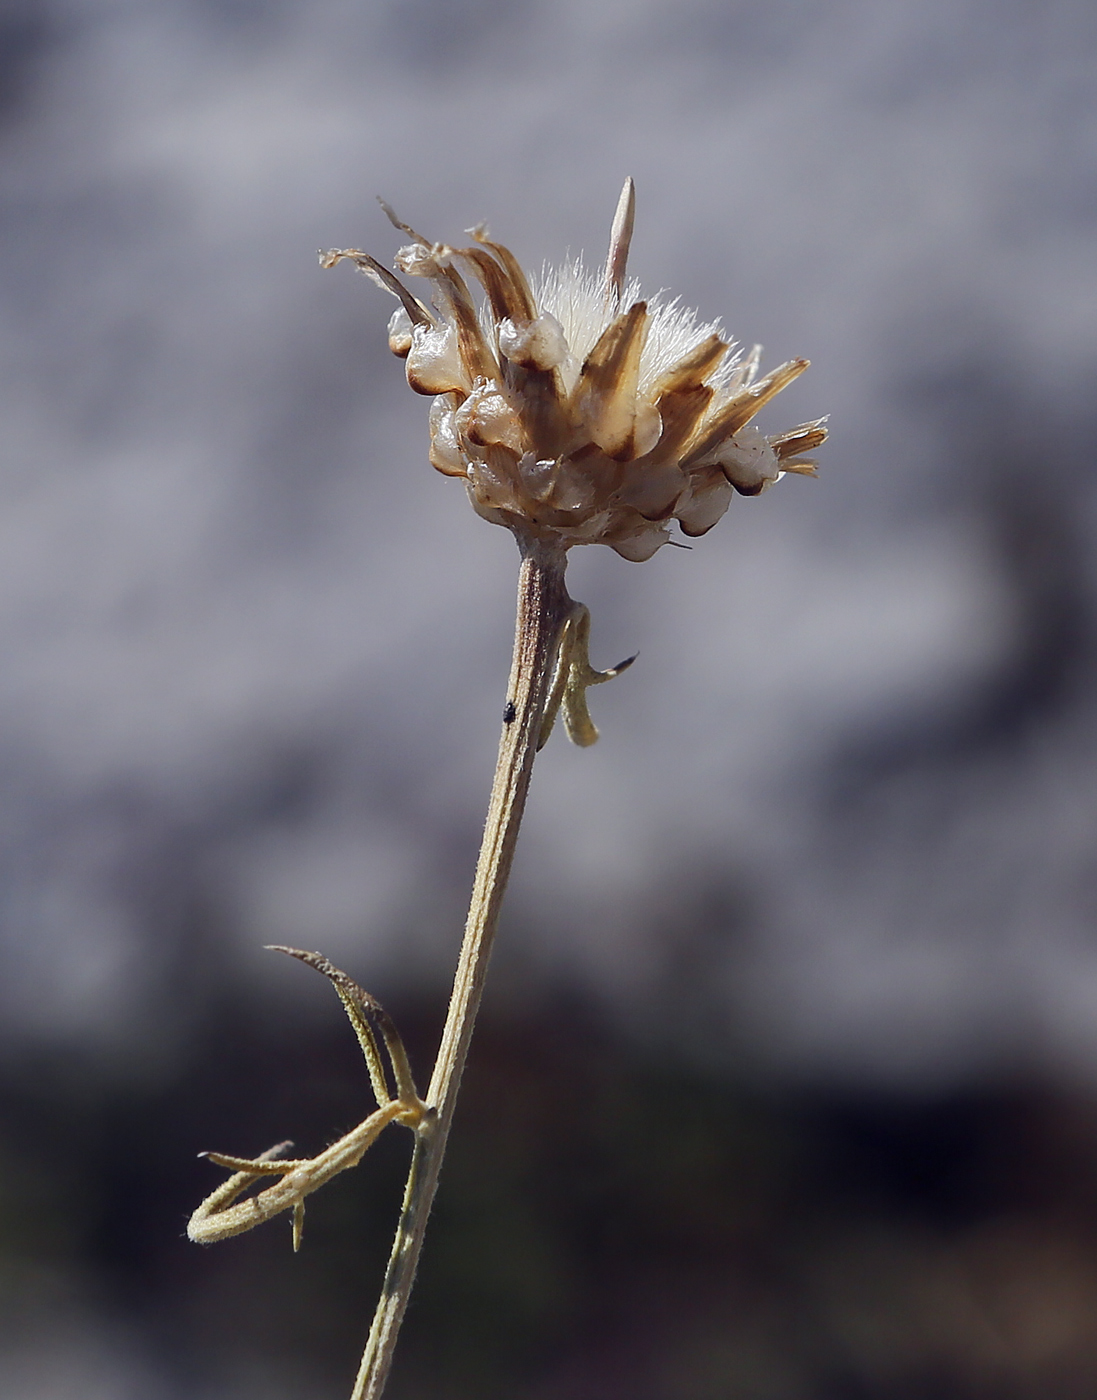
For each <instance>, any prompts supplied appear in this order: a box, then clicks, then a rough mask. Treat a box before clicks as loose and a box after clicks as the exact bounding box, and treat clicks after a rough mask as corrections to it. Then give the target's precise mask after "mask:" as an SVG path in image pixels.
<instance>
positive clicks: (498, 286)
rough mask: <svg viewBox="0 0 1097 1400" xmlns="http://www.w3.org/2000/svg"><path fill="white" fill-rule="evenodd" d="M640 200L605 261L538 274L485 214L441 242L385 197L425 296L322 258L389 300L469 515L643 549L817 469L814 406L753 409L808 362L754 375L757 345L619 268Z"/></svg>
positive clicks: (555, 535) (552, 537)
mask: <svg viewBox="0 0 1097 1400" xmlns="http://www.w3.org/2000/svg"><path fill="white" fill-rule="evenodd" d="M633 209H634V195H633V188H632V181H631V180H628V181H626V182H625V188H624V190H623V191H622V194H621V200H620V203H619V204H618V207H617V214H616V217H615V218H614V223H613V231H612V234H611V237H610V248H609V257H608V259H607V263H606V268H605V271H604V273H602V274H592V273H590V272H588V271H587V270H586V268H585V267H584V266H583V263H582V261H581V260H577V261H575V262H571V263H565V264H564V265H563V266H562V267H559V268H549V269H546V270H545V271H544V272H543V273H542V275H541V277H540V278H539V279H536V280H534V281H533V282H532V283H531V281H530V279H528V278H527V277H526V274H525V273H524V272H523V270H522V268H521V266H520V265H519V263H518V261H517V259H516V258H515V257H514V255H513V254H512V253H511V252H510V250H509V249H508V248H505V247H504V246H503V245H502V244H501V243H496V242H494V241H493V240H492V239H491V238H489V236H488V234H487V231H486V230H485V229H484V228H476V229H473V230H470V233H471V237H472V240H473V245H472V246H470V247H467V248H451V247H450V246H448V245H447V244H443V243H431V242H429V241H428V240H427V239H426V238H424V237H422V235H421V234H418V233H416V232H415V230H414V229H412V228H410V227H409V226H408V225H407V224H403V223H401V222H400V221H399V220H398V219H397V218H396V216H395V215H394V214H393V213H392V211H391V210H390V209H388V207H387V206H385V212H386V213H387V214H388V215H389V218H390V219H391V220H392V222H393V223H394V224H395V225H396V227H397V228H399V229H400V230H401V231H402V232H404V233H405V234H406V235H407V236H408V237H409V238H410V239H411V240H412V241H411V242H410V243H409V244H408V245H407V246H406V247H403V248H401V249H400V251H399V252H398V253H397V255H396V267H397V269H398V270H399V271H400V272H402V273H403V274H404V275H405V276H407V277H423V278H426V279H427V280H428V282H429V283H430V288H431V291H430V297H429V302H430V304H429V305H428V304H427V303H426V302H424V301H421V300H420V299H419V298H417V297H415V296H413V295H412V293H411V292H409V291H408V290H407V288H406V287H405V286H404V285H403V284H402V283H401V282H400V281H399V280H398V279H397V278H396V277H395V276H394V275H393V274H392V273H391V272H389V271H388V270H387V269H386V268H384V267H382V266H381V265H380V264H379V263H377V262H376V261H375V260H374V259H373V258H371V257H369V256H368V255H367V254H365V253H361V252H359V251H358V250H356V249H344V250H338V251H333V252H330V253H327V254H324V255H323V257H322V261H323V264H324V266H326V267H331V266H334V264H335V263H337V262H338V261H339V260H340V259H342V258H350V259H352V260H353V261H354V262H356V263H357V264H358V266H359V267H360V268H361V269H362V271H364V272H366V273H367V274H369V275H370V276H371V277H373V278H374V280H375V281H377V282H379V283H380V284H381V285H382V286H383V287H384V288H385V289H386V290H387V291H389V292H391V293H392V294H393V295H394V296H396V297H397V298H398V299H399V301H400V306H399V307H398V308H397V310H396V312H395V313H394V315H393V317H392V319H391V321H390V322H389V346H390V348H391V349H392V351H393V353H394V354H396V355H399V356H401V357H403V358H404V359H405V361H406V364H407V378H408V383H409V384H410V385H411V387H412V388H413V389H414V390H416V392H417V393H420V394H430V395H432V396H433V398H434V402H433V403H432V405H431V411H430V430H431V445H430V460H431V463H432V465H433V466H435V467H436V468H437V469H438V471H440V472H442V473H443V474H444V475H446V476H457V477H462V478H463V479H464V480H465V482H466V485H467V488H468V493H469V499H470V500H471V501H472V504H473V506H474V507H475V509H476V511H477V512H478V513H479V514H480V515H482V516H483V517H484V518H485V519H486V520H491V521H493V522H495V523H496V524H499V525H506V526H508V527H509V528H510V529H512V530H514V531H515V533H516V534H518V535H519V536H520V537H526V538H529V537H533V538H537V539H541V540H544V541H546V542H549V543H555V544H557V545H559V546H560V547H562V548H564V549H567V548H570V547H571V546H572V545H575V544H608V545H610V546H611V547H612V548H613V549H615V550H616V551H617V553H618V554H621V555H623V556H624V557H625V558H626V559H634V560H642V559H649V558H650V557H651V556H652V555H653V554H654V553H655V551H656V550H657V549H658V548H659V547H660V546H661V545H663V544H666V543H667V542H668V541H669V540H670V529H669V526H670V524H671V522H672V521H673V520H677V521H678V524H679V526H680V527H681V529H682V531H683V533H684V534H686V535H703V534H704V533H705V532H706V531H707V530H711V529H712V527H713V525H715V524H716V522H717V521H718V520H719V519H720V517H721V516H722V515H723V514H724V512H725V511H726V510H727V508H728V505H729V503H730V501H731V497H732V494H733V492H735V491H738V492H739V493H740V494H741V495H744V496H754V495H757V494H758V492H760V491H763V490H764V489H765V488H766V487H767V486H769V485H771V484H772V483H773V482H774V481H777V480H779V478H780V477H781V476H783V475H784V473H785V472H790V471H791V472H801V473H808V474H811V473H813V471H814V463H813V462H812V461H811V460H810V459H808V458H806V457H804V456H803V455H801V454H803V453H805V452H810V451H811V450H812V449H813V448H815V447H818V446H819V444H820V443H822V442H823V440H824V439H825V437H826V428H825V426H824V423H823V420H822V419H819V420H816V421H814V422H811V423H803V424H801V425H800V426H799V427H796V428H792V429H790V430H788V431H787V432H783V433H778V434H776V435H774V436H770V437H766V436H764V435H763V434H762V433H761V432H760V431H759V430H758V428H757V427H755V426H754V425H753V423H752V422H751V420H752V419H753V418H754V415H755V414H756V413H757V412H758V410H759V409H760V408H761V407H762V405H763V404H765V403H767V402H768V401H769V400H770V399H771V398H773V397H774V395H775V394H778V393H779V392H780V391H781V390H782V389H783V388H784V387H785V385H786V384H790V383H791V382H792V380H794V379H795V378H796V377H797V375H799V374H801V373H802V372H803V371H804V370H805V369H806V368H807V366H808V361H807V360H789V361H787V362H786V363H785V364H783V365H779V366H778V368H777V369H774V370H771V371H770V372H769V373H768V374H765V375H761V376H759V373H758V369H759V359H760V353H761V352H760V347H758V346H756V347H755V348H754V350H753V351H751V353H750V354H749V355H745V356H743V355H741V354H740V353H739V352H738V351H737V350H736V348H735V346H734V345H733V343H732V342H730V341H729V340H728V339H727V338H726V337H725V336H724V334H723V332H722V330H721V327H720V325H719V323H718V322H701V321H699V320H698V318H697V316H696V315H695V314H694V313H693V312H692V311H689V310H687V309H686V308H684V307H682V306H681V305H680V304H679V303H678V302H677V301H667V300H665V299H663V298H662V296H661V295H657V296H654V297H649V298H647V299H646V300H645V299H642V298H641V296H640V288H639V286H638V285H637V284H636V283H635V282H632V281H626V275H625V265H626V260H627V257H628V248H629V242H630V239H631V235H632V222H633ZM470 279H472V280H473V282H474V284H479V288H481V289H482V296H481V297H479V298H478V297H475V296H474V295H473V293H472V291H471V290H470Z"/></svg>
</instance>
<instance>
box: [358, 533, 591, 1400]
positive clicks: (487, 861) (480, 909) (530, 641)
mask: <svg viewBox="0 0 1097 1400" xmlns="http://www.w3.org/2000/svg"><path fill="white" fill-rule="evenodd" d="M519 546H520V548H521V550H522V568H521V572H520V574H519V578H518V616H517V620H516V622H515V633H514V659H513V661H512V662H511V669H510V682H509V685H508V688H507V704H506V710H505V712H504V723H503V733H502V737H501V738H500V740H499V757H498V760H497V762H496V765H495V780H494V782H493V783H492V788H491V800H490V802H489V804H488V815H487V822H486V823H485V826H484V839H483V841H482V843H481V846H480V858H479V861H478V863H477V866H476V879H475V881H474V883H473V887H472V899H471V902H470V904H469V912H468V920H467V922H466V924H465V937H464V942H463V943H462V945H461V956H460V959H459V961H458V964H457V972H456V974H455V976H454V980H453V992H452V994H451V996H450V1003H449V1011H448V1013H447V1015H446V1025H445V1029H444V1030H443V1032H442V1043H441V1045H440V1046H439V1049H438V1057H437V1059H436V1060H435V1062H434V1073H433V1075H432V1076H431V1081H430V1089H429V1090H428V1092H427V1105H428V1108H429V1110H430V1114H429V1117H427V1118H426V1119H424V1121H423V1123H422V1125H421V1126H420V1127H419V1128H418V1129H417V1132H416V1141H415V1151H414V1153H413V1155H412V1160H411V1169H410V1171H409V1173H408V1181H407V1186H406V1188H405V1192H404V1204H403V1209H402V1211H401V1214H400V1223H399V1225H398V1226H397V1229H396V1238H395V1240H394V1241H393V1245H392V1254H391V1256H390V1258H389V1265H388V1271H387V1273H386V1275H385V1284H384V1288H383V1291H382V1293H381V1299H380V1301H379V1302H378V1304H377V1311H376V1312H375V1313H374V1317H373V1325H372V1327H371V1328H370V1334H369V1340H368V1341H367V1343H366V1350H365V1353H364V1355H363V1357H362V1364H361V1367H360V1369H359V1371H358V1379H357V1380H356V1381H355V1385H354V1391H353V1393H352V1395H351V1400H378V1397H379V1396H380V1394H381V1391H382V1389H383V1388H384V1384H385V1380H386V1378H387V1376H388V1372H389V1367H390V1366H391V1364H392V1354H393V1350H394V1349H395V1346H396V1337H397V1334H398V1332H399V1330H400V1323H401V1321H402V1319H403V1316H404V1309H405V1308H406V1307H407V1302H408V1296H409V1294H410V1293H411V1286H412V1283H413V1282H414V1279H415V1270H416V1266H417V1265H418V1262H419V1253H420V1250H421V1249H422V1245H423V1233H424V1231H425V1230H426V1225H427V1217H428V1216H429V1214H430V1208H431V1204H432V1203H433V1201H434V1193H435V1191H436V1190H437V1187H438V1175H439V1172H440V1171H441V1167H442V1156H443V1154H444V1152H445V1150H446V1139H447V1137H448V1136H449V1129H450V1124H451V1123H452V1121H453V1110H454V1107H455V1105H456V1102H457V1091H458V1089H459V1087H460V1083H461V1073H462V1071H463V1070H464V1067H465V1059H466V1057H467V1055H468V1048H469V1042H470V1041H471V1039H472V1030H473V1025H474V1024H475V1021H476V1013H477V1011H478V1010H479V1007H480V998H481V996H482V994H483V990H484V978H485V975H486V973H487V966H488V960H489V958H490V956H491V947H492V942H493V939H494V936H495V928H496V924H497V923H498V920H499V909H500V907H501V905H502V902H503V894H504V892H505V890H506V886H507V879H508V877H509V875H510V867H511V862H512V861H513V858H514V848H515V845H516V843H517V840H518V828H519V825H520V824H521V821H522V813H523V811H524V810H525V805H526V794H527V792H528V791H529V781H530V774H531V772H532V770H533V760H534V756H535V755H536V752H537V743H538V739H539V737H540V733H541V722H542V719H543V717H544V713H545V705H546V702H547V700H548V696H549V690H550V688H551V684H552V673H553V665H554V661H555V655H556V647H557V642H558V640H559V637H560V631H561V628H562V627H563V625H564V622H565V620H566V619H567V616H568V613H569V611H570V609H571V607H572V603H571V599H570V598H569V597H568V594H567V589H566V588H565V586H564V568H565V559H566V556H565V555H564V553H563V551H561V550H559V549H553V548H549V547H547V546H545V545H544V544H541V543H540V542H538V541H533V540H521V539H520V540H519Z"/></svg>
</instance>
